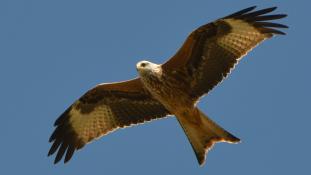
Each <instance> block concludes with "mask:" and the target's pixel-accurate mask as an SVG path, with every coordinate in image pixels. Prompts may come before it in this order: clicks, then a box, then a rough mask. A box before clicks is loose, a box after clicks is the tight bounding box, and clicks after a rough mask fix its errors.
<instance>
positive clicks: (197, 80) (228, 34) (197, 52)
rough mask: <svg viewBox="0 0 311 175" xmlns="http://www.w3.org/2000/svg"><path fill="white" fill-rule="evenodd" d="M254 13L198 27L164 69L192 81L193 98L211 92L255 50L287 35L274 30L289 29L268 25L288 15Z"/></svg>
mask: <svg viewBox="0 0 311 175" xmlns="http://www.w3.org/2000/svg"><path fill="white" fill-rule="evenodd" d="M254 9H255V6H254V7H250V8H247V9H244V10H241V11H239V12H236V13H234V14H231V15H229V16H226V17H224V18H221V19H218V20H216V21H214V22H212V23H209V24H206V25H203V26H201V27H199V28H198V29H196V30H195V31H193V32H192V33H191V34H190V35H189V36H188V38H187V40H186V41H185V43H184V44H183V46H182V47H181V48H180V50H179V51H178V52H177V53H176V54H175V55H174V56H173V57H172V58H171V59H170V60H168V61H167V62H166V63H164V64H163V65H162V68H163V69H164V70H166V71H173V70H176V69H178V70H182V72H184V73H183V74H184V75H187V76H189V77H191V78H190V82H188V83H189V84H191V89H192V94H191V96H192V97H193V98H199V97H200V96H202V95H204V94H205V93H207V92H209V91H210V90H211V89H212V88H213V87H214V86H216V85H217V84H218V83H220V82H221V81H222V80H223V79H224V78H225V77H226V76H227V75H228V74H229V73H230V71H231V69H233V68H234V65H235V64H236V63H237V62H238V61H239V59H240V58H242V57H243V56H244V55H246V54H247V52H249V51H250V50H251V49H252V48H254V47H255V46H256V45H258V44H259V43H261V42H262V41H263V40H265V39H267V38H270V37H271V36H273V35H274V34H285V33H283V32H282V31H280V30H277V29H275V28H287V26H285V25H282V24H277V23H271V22H267V21H269V20H275V19H280V18H284V17H286V15H284V14H276V15H265V14H267V13H270V12H272V11H273V10H275V9H276V7H272V8H267V9H263V10H258V11H254V12H253V11H252V10H254ZM187 79H189V78H187Z"/></svg>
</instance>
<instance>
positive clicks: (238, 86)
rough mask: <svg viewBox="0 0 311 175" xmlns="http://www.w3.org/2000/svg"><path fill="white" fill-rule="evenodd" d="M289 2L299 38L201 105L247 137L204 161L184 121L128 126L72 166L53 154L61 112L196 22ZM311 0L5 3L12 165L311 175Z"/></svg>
mask: <svg viewBox="0 0 311 175" xmlns="http://www.w3.org/2000/svg"><path fill="white" fill-rule="evenodd" d="M252 5H258V6H259V7H260V8H265V7H270V6H278V7H279V8H278V10H277V12H280V13H287V14H289V17H288V18H287V19H284V20H282V21H281V23H284V24H287V25H288V26H290V29H289V30H286V32H287V33H288V35H286V36H280V37H275V38H273V39H271V40H269V41H267V42H265V43H263V44H262V45H260V46H259V47H257V48H256V49H255V50H253V52H251V53H250V54H249V55H247V56H246V57H245V58H244V59H243V60H242V62H241V63H240V64H239V65H238V66H237V68H236V69H235V70H234V71H233V73H232V74H231V76H230V77H229V78H228V79H227V80H226V81H224V82H223V83H222V84H221V85H220V86H218V87H217V88H216V89H214V91H213V92H212V93H210V94H209V95H208V96H206V97H205V98H204V99H203V100H202V101H201V102H200V103H199V106H200V108H201V109H202V110H203V111H204V112H205V113H207V114H208V115H209V116H210V117H211V118H213V119H214V120H215V121H217V122H218V123H219V124H221V125H222V126H223V127H224V128H226V129H227V130H229V131H231V132H232V133H234V134H235V135H236V136H238V137H239V138H241V139H242V143H240V144H237V145H230V144H224V143H220V144H217V145H216V147H214V149H213V150H212V151H211V152H210V153H209V155H208V158H207V164H205V166H204V167H202V168H200V167H199V166H198V164H197V160H196V158H195V155H194V153H193V151H192V148H191V146H190V144H189V143H188V140H187V139H186V136H185V135H184V133H183V131H182V129H181V127H180V126H179V125H178V123H177V121H176V119H175V118H169V119H164V120H158V121H155V122H151V123H148V124H145V125H140V126H137V127H132V128H128V129H126V130H119V131H117V132H114V133H112V134H110V135H108V136H106V137H104V138H102V139H100V140H98V141H95V142H93V143H92V144H90V145H87V146H86V147H85V148H84V149H82V150H81V151H78V152H77V153H76V154H75V156H74V157H73V159H72V160H71V161H70V162H69V163H68V164H66V165H64V164H63V163H61V164H58V165H53V158H54V157H50V158H48V157H47V152H48V149H49V148H50V144H49V143H48V138H49V136H50V134H51V132H52V131H53V129H54V128H53V122H54V121H55V119H56V118H57V117H58V116H59V115H60V114H61V113H62V112H63V111H64V110H65V109H66V108H67V107H68V106H69V105H70V104H71V103H72V102H73V101H74V100H75V99H77V98H78V97H80V96H81V95H82V94H83V93H84V92H85V91H87V90H88V89H89V88H91V87H93V86H94V85H96V84H98V83H101V82H111V81H119V80H126V79H129V78H133V77H135V76H136V75H137V73H136V69H135V64H136V62H138V61H139V60H142V59H148V60H150V61H153V62H156V63H161V62H163V61H164V60H166V59H167V58H169V57H170V56H172V55H173V54H174V53H175V51H176V50H177V49H178V48H179V47H180V45H181V44H182V42H183V41H184V39H185V38H186V36H187V35H188V34H189V33H190V32H191V31H192V30H193V29H195V28H196V27H198V26H200V25H202V24H204V23H207V22H209V21H212V20H214V19H217V18H219V17H222V16H225V15H228V14H229V13H232V12H234V11H237V10H240V9H242V8H246V7H249V6H252ZM310 5H311V3H310V2H309V1H303V2H300V1H299V2H297V1H289V0H287V1H286V0H284V1H259V0H258V1H255V0H254V1H226V0H217V1H210V0H198V1H180V0H175V1H166V0H158V1H144V0H140V1H138V0H131V1H120V0H114V1H100V0H97V1H93V0H92V1H80V0H61V1H60V0H54V1H46V0H1V1H0V81H1V86H0V89H1V91H0V97H1V98H0V106H1V127H0V138H1V141H0V143H1V144H0V174H31V173H32V174H46V175H48V174H67V175H68V174H76V175H79V174H87V173H89V174H94V175H95V174H156V175H158V174H187V175H188V174H229V173H233V174H252V175H257V174H258V175H262V174H282V175H290V174H310V167H308V166H310V157H311V151H310V148H311V141H310V133H311V130H310V123H311V119H310V117H311V115H310V107H311V95H310V89H311V82H310V72H309V71H310V70H309V67H310V65H311V58H310V34H309V33H310V31H311V28H310V26H311V24H310V22H309V19H308V17H309V16H310V14H309V13H310Z"/></svg>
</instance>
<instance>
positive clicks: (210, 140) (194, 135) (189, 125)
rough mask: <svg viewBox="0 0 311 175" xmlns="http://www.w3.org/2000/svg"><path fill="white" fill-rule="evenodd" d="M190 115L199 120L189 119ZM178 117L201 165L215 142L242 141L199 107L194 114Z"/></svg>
mask: <svg viewBox="0 0 311 175" xmlns="http://www.w3.org/2000/svg"><path fill="white" fill-rule="evenodd" d="M190 117H191V118H192V119H193V118H195V119H197V120H199V121H196V122H193V120H192V121H191V120H189V118H190ZM177 119H178V121H179V123H180V125H181V126H182V128H183V130H184V132H185V133H186V135H187V137H188V139H189V142H190V144H191V146H192V148H193V150H194V152H195V155H196V157H197V159H198V162H199V164H200V166H202V165H203V164H204V162H205V157H206V154H207V152H208V150H210V149H211V148H212V147H213V145H214V144H215V143H217V142H228V143H238V142H240V139H239V138H237V137H235V136H234V135H232V134H230V133H229V132H228V131H226V130H224V129H223V128H221V127H220V126H219V125H217V124H216V123H215V122H213V121H212V120H211V119H209V118H208V117H207V116H206V115H204V113H203V112H201V111H200V110H199V109H198V108H196V109H195V110H194V111H193V113H192V114H186V115H185V116H178V117H177Z"/></svg>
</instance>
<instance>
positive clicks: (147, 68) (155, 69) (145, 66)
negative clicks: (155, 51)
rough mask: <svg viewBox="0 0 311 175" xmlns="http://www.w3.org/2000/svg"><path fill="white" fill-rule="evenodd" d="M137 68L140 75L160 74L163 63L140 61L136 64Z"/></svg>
mask: <svg viewBox="0 0 311 175" xmlns="http://www.w3.org/2000/svg"><path fill="white" fill-rule="evenodd" d="M136 69H137V71H138V73H139V74H140V75H145V74H160V73H161V72H162V71H161V65H158V64H155V63H151V62H149V61H140V62H138V63H137V64H136Z"/></svg>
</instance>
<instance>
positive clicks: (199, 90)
mask: <svg viewBox="0 0 311 175" xmlns="http://www.w3.org/2000/svg"><path fill="white" fill-rule="evenodd" d="M255 8H256V6H253V7H249V8H246V9H243V10H241V11H238V12H236V13H233V14H231V15H228V16H225V17H223V18H220V19H218V20H215V21H213V22H211V23H208V24H205V25H203V26H201V27H199V28H197V29H196V30H194V31H193V32H192V33H191V34H190V35H189V36H188V37H187V39H186V41H185V42H184V44H183V45H182V47H181V48H180V49H179V50H178V51H177V53H176V54H175V55H174V56H173V57H171V58H170V59H169V60H168V61H167V62H165V63H164V64H155V63H152V62H149V61H140V62H138V63H137V64H136V69H137V71H138V74H139V76H138V77H137V78H134V79H132V80H128V81H123V82H115V83H103V84H98V85H97V86H95V87H94V88H92V89H90V90H89V91H87V92H86V93H85V94H84V95H83V96H82V97H80V98H79V99H78V100H76V101H75V102H74V103H73V104H72V105H71V106H70V107H69V108H68V109H67V110H66V111H65V112H64V113H63V114H62V115H61V116H60V117H59V118H58V119H57V120H56V121H55V124H54V126H55V127H56V128H55V130H54V132H53V133H52V135H51V137H50V139H49V141H50V142H52V143H53V144H52V146H51V148H50V150H49V153H48V156H50V155H52V154H54V153H56V157H55V161H54V163H57V162H59V161H60V160H61V159H62V157H65V158H64V162H65V163H66V162H67V161H69V160H70V159H71V158H72V156H73V154H74V152H75V151H76V150H79V149H81V148H82V147H84V146H85V145H86V144H87V143H90V142H91V141H93V140H95V139H98V138H100V137H102V136H104V135H107V134H109V133H110V132H112V131H115V130H117V129H119V128H124V127H129V126H133V125H136V124H141V123H144V122H146V121H151V120H155V119H160V118H165V117H167V116H172V115H175V116H176V118H177V121H178V122H179V124H180V125H181V127H182V128H183V130H184V132H185V134H186V136H187V137H188V140H189V142H190V144H191V146H192V148H193V150H194V152H195V155H196V158H197V160H198V163H199V164H200V165H203V164H204V162H205V157H206V154H207V152H208V150H210V149H211V148H212V146H213V145H214V144H215V143H217V142H228V143H238V142H239V141H240V139H239V138H237V137H235V136H234V135H233V134H231V133H229V132H228V131H226V130H225V129H223V128H222V127H220V126H219V125H218V124H216V123H215V122H213V121H212V120H211V119H210V118H209V117H208V116H207V115H206V114H204V113H203V112H202V111H201V110H200V109H198V107H197V106H196V104H197V102H198V101H199V99H200V98H201V97H202V96H204V95H206V94H207V93H208V92H210V91H211V90H212V89H213V88H214V87H215V86H216V85H217V84H219V83H220V82H221V81H222V80H223V79H224V78H226V77H227V76H228V74H229V73H230V72H231V70H232V69H233V68H234V67H235V65H236V64H237V63H238V61H239V60H240V59H241V58H242V57H244V56H245V55H246V54H247V53H248V52H249V51H250V50H252V49H253V48H254V47H255V46H257V45H258V44H259V43H261V42H262V41H264V40H265V39H268V38H271V37H272V36H274V35H277V34H280V35H284V34H285V33H284V32H282V31H280V30H278V28H287V26H285V25H282V24H278V23H273V22H269V21H271V20H276V19H280V18H284V17H286V16H287V15H285V14H273V15H270V14H268V13H270V12H272V11H274V10H275V9H276V7H272V8H266V9H262V10H258V11H254V9H255Z"/></svg>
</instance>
